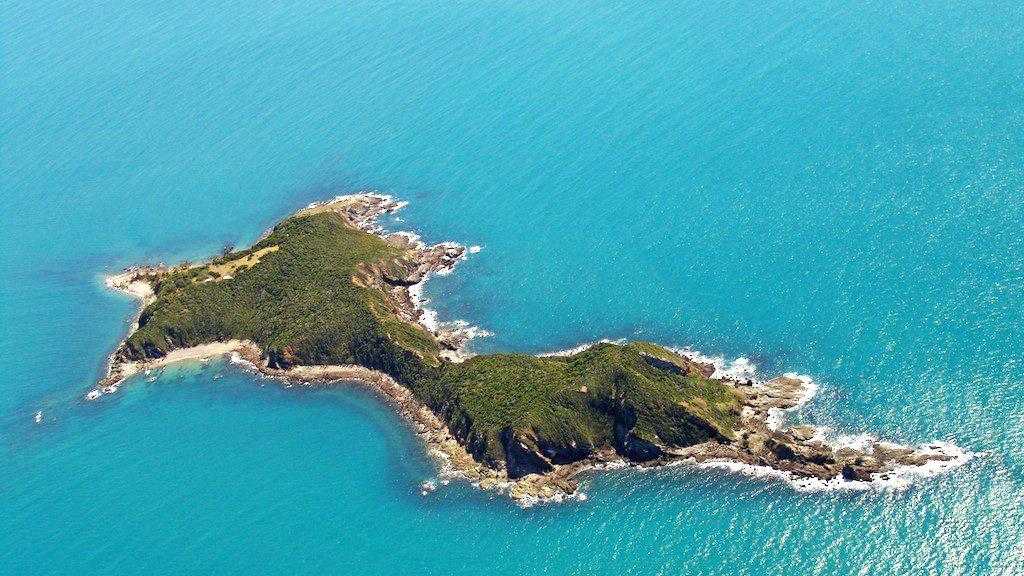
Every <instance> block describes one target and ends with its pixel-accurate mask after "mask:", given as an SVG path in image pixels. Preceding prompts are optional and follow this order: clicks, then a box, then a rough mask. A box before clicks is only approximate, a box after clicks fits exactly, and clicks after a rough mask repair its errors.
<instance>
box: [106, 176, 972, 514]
mask: <svg viewBox="0 0 1024 576" xmlns="http://www.w3.org/2000/svg"><path fill="white" fill-rule="evenodd" d="M403 206H404V203H401V202H398V201H396V200H395V199H393V198H391V197H389V196H385V195H380V194H375V193H366V194H357V195H351V196H341V197H337V198H335V199H333V200H330V201H327V202H323V203H314V204H311V205H309V206H307V207H306V208H304V209H302V210H300V211H298V212H297V213H295V214H293V215H292V216H290V217H288V218H286V219H285V220H283V221H281V222H280V223H279V224H277V225H276V226H275V227H274V228H273V229H271V230H270V231H268V232H267V233H266V234H264V235H263V236H262V237H261V238H260V240H259V241H257V242H256V244H254V245H253V246H252V247H251V248H248V249H246V250H241V251H231V252H225V253H224V254H222V255H221V256H219V257H217V258H214V259H212V260H211V261H209V262H206V263H203V264H196V265H190V264H185V265H178V266H173V267H172V266H166V265H159V266H143V267H133V268H129V269H126V270H125V271H124V272H123V273H121V274H118V275H115V276H111V277H109V278H108V279H107V281H106V282H107V285H108V286H109V287H111V288H113V289H116V290H119V291H122V292H124V293H127V294H129V295H131V296H133V297H135V298H137V299H139V300H140V301H141V302H142V306H141V308H140V310H139V312H138V314H137V316H136V318H135V321H134V322H133V328H132V330H131V331H130V333H129V335H128V336H127V338H126V339H125V340H124V341H123V342H122V343H121V345H120V346H118V348H117V349H116V350H115V351H114V352H113V353H112V354H111V357H110V359H109V362H108V373H107V376H106V377H105V378H103V379H102V380H101V382H100V383H99V384H98V385H97V387H96V388H94V389H93V390H91V391H89V393H88V394H87V395H86V398H87V399H89V400H98V399H100V398H102V397H103V396H104V395H107V394H113V393H116V392H117V391H118V389H119V387H120V386H121V385H122V383H123V382H124V381H125V379H126V378H128V377H130V376H133V375H135V374H139V373H140V372H141V373H146V371H152V370H156V369H159V368H162V367H164V366H167V365H168V364H170V363H174V362H179V361H182V360H195V359H202V358H209V357H213V356H224V355H230V356H231V357H232V360H233V361H234V362H235V363H239V364H244V365H245V366H248V367H249V368H250V369H252V370H255V371H257V372H259V373H261V374H263V375H265V376H268V377H271V378H275V379H277V380H279V381H281V382H282V383H285V385H292V384H295V383H300V384H302V385H304V386H325V385H333V384H335V383H337V382H352V381H357V382H360V383H362V384H364V385H366V386H367V387H369V388H370V389H372V390H374V391H375V392H377V393H378V394H379V395H380V396H382V397H383V398H385V399H386V400H387V401H388V402H389V403H391V404H392V405H393V406H394V407H395V408H396V409H397V411H398V413H399V414H400V415H401V416H402V418H403V419H404V420H405V421H406V422H408V423H409V424H410V425H411V426H412V427H413V430H414V431H415V433H416V434H417V436H418V437H419V438H420V439H421V440H422V441H423V442H424V443H425V444H426V446H427V448H428V453H429V454H430V455H431V456H432V457H433V458H434V459H435V460H436V461H437V463H438V467H439V469H440V472H439V474H438V481H440V482H447V481H450V480H452V479H463V480H468V481H469V482H471V483H472V484H473V485H475V486H478V487H480V488H483V489H487V490H493V491H496V492H501V493H507V494H508V495H510V496H511V497H512V498H513V499H515V500H516V501H517V502H519V503H520V504H522V505H527V506H528V505H531V504H535V503H538V502H545V501H562V500H565V499H567V498H577V499H584V498H585V494H584V493H583V491H581V490H580V489H579V487H580V483H579V478H580V476H581V474H583V473H589V472H592V471H596V470H604V469H615V468H622V467H627V466H629V467H634V468H652V467H662V466H667V465H678V464H688V465H695V466H699V467H702V468H719V469H726V470H730V471H734V472H742V473H745V474H749V475H753V476H759V477H761V476H764V477H772V478H778V479H782V480H785V481H786V482H788V483H789V484H790V485H792V486H793V487H795V488H796V489H798V490H820V489H867V488H870V487H876V486H889V487H896V488H903V487H906V486H908V485H910V483H911V482H912V481H913V480H914V479H916V478H920V477H924V476H930V475H934V474H937V473H939V472H942V471H944V470H948V469H950V468H953V467H956V466H959V465H961V464H963V463H964V462H966V461H967V460H969V459H970V458H971V457H972V454H971V453H970V452H967V451H965V450H963V449H961V448H959V447H957V446H955V445H953V444H950V443H945V442H932V443H928V444H924V445H921V446H917V447H908V446H901V445H897V444H893V443H888V442H882V441H879V440H878V439H876V438H874V437H870V436H865V435H862V436H860V437H858V438H857V441H856V442H851V441H849V439H843V438H841V437H836V436H835V435H833V434H832V433H831V432H830V431H829V430H825V429H821V428H815V427H812V426H806V425H788V424H787V423H786V422H785V413H786V412H787V411H791V410H794V409H797V408H799V407H801V406H803V405H804V404H805V403H806V402H807V401H809V400H810V398H811V397H812V396H813V395H814V393H815V391H816V390H817V386H816V385H815V384H814V382H813V381H812V380H811V379H810V378H808V377H806V376H801V375H798V374H792V373H787V374H784V375H781V376H778V377H775V378H771V379H761V378H760V377H759V376H758V374H757V372H756V368H755V367H754V365H753V364H752V363H750V362H749V361H748V360H746V359H744V358H739V359H737V360H735V361H733V362H729V363H727V362H725V360H724V359H723V358H712V357H707V356H704V355H702V354H700V353H698V352H696V351H693V350H689V349H676V348H668V347H665V346H660V345H657V344H654V343H651V342H643V341H632V342H626V341H614V342H613V341H607V340H605V341H597V342H592V343H587V344H583V345H580V346H577V347H575V348H572V349H570V350H565V351H560V352H555V353H550V354H541V355H536V356H532V355H526V354H507V353H506V354H502V353H495V354H482V355H475V354H473V353H472V352H471V351H470V350H469V348H468V343H469V342H470V341H471V340H472V339H473V338H474V337H478V336H480V335H481V334H485V333H484V332H483V331H482V330H480V329H478V328H476V327H473V326H470V325H468V324H466V323H465V322H457V321H456V322H441V321H439V319H438V318H437V315H436V313H434V312H433V311H431V310H429V309H427V308H425V307H424V303H425V302H424V299H423V298H422V288H423V285H424V283H425V282H426V281H427V280H428V279H429V278H430V276H431V275H433V274H447V273H449V272H450V271H451V270H452V269H453V268H454V267H455V265H456V264H458V263H459V262H460V261H462V260H464V259H465V258H466V257H467V255H468V254H469V253H471V252H473V250H467V249H466V248H465V247H463V246H460V245H458V244H454V243H440V244H436V245H433V246H428V245H426V244H424V243H423V242H422V241H421V240H420V238H419V236H418V235H416V234H413V233H409V232H395V233H388V232H386V231H384V230H383V229H382V227H381V225H380V224H379V219H380V218H381V216H383V215H392V214H394V213H395V212H396V211H398V210H399V209H401V208H402V207H403ZM435 488H436V483H425V484H424V485H423V486H422V489H423V492H424V493H429V492H431V491H432V490H433V489H435Z"/></svg>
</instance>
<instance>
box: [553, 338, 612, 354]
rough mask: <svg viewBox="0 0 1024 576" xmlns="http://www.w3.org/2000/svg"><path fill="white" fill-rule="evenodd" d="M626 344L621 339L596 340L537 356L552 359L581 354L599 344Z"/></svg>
mask: <svg viewBox="0 0 1024 576" xmlns="http://www.w3.org/2000/svg"><path fill="white" fill-rule="evenodd" d="M625 342H626V340H625V339H622V338H620V339H618V340H609V339H607V338H602V339H600V340H595V341H593V342H584V343H583V344H580V345H578V346H573V347H572V348H566V349H565V350H555V351H553V352H541V353H540V354H537V357H538V358H552V357H564V356H572V355H573V354H579V353H580V352H583V351H585V350H589V349H591V348H593V347H594V346H597V345H598V344H624V343H625Z"/></svg>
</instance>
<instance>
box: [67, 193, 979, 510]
mask: <svg viewBox="0 0 1024 576" xmlns="http://www.w3.org/2000/svg"><path fill="white" fill-rule="evenodd" d="M403 205H404V204H402V203H400V202H397V201H395V200H394V199H393V198H391V197H389V196H384V195H379V194H360V195H353V196H342V197H338V198H335V199H334V200H331V201H328V202H324V203H318V204H312V205H310V206H308V207H306V208H305V209H303V210H302V211H300V212H299V213H298V214H297V215H303V214H314V213H317V212H322V211H331V212H335V213H338V214H341V215H342V216H343V217H344V218H345V219H346V220H347V221H348V222H349V223H350V224H351V225H352V226H354V227H356V228H358V229H360V230H364V231H367V232H370V233H373V234H375V235H377V236H379V237H381V238H383V239H384V240H385V241H387V242H388V243H390V244H392V245H393V246H395V247H397V248H399V249H401V251H402V253H403V254H406V256H404V257H401V258H396V259H394V260H392V261H390V262H382V263H378V264H374V265H361V267H360V268H358V270H357V273H356V274H355V275H354V276H353V278H352V282H353V283H355V284H357V285H361V286H364V287H367V286H370V285H373V286H374V287H376V288H380V289H381V290H383V291H384V292H386V293H388V294H390V296H391V299H390V301H391V302H393V303H394V309H393V310H391V312H393V313H394V314H395V315H396V316H398V317H399V318H401V319H402V320H404V321H406V322H410V323H418V324H420V325H421V326H423V327H425V328H426V329H427V330H428V331H429V332H430V333H431V334H432V335H433V336H434V337H435V338H436V339H437V341H438V342H439V343H440V345H441V347H442V356H443V357H444V358H445V359H446V360H449V361H453V362H460V361H462V360H464V359H466V358H467V357H469V356H471V354H470V353H469V352H468V351H467V350H466V343H467V342H468V340H469V339H470V338H472V337H473V336H474V335H476V334H478V333H479V331H478V330H476V329H474V328H473V327H470V326H468V325H466V324H465V323H458V322H448V323H440V322H437V320H436V316H435V315H433V314H432V313H431V312H430V311H428V310H426V309H425V308H424V307H423V305H422V304H423V301H422V298H421V297H420V290H421V288H422V286H423V283H424V282H425V281H426V280H427V279H428V278H429V277H430V275H431V274H435V273H447V272H449V271H451V270H452V269H453V268H454V266H455V265H456V264H457V263H458V262H459V261H461V260H463V259H464V258H465V257H466V254H467V250H466V248H465V247H463V246H461V245H459V244H454V243H450V242H445V243H440V244H436V245H432V246H427V245H425V244H424V243H423V242H422V241H420V239H419V238H418V237H417V236H415V235H414V234H410V233H402V232H399V233H386V232H384V231H383V230H382V228H381V227H380V225H379V224H378V219H379V218H380V217H381V216H382V215H384V214H391V213H394V212H395V211H397V210H398V209H400V208H401V207H402V206H403ZM171 270H173V269H172V268H168V267H166V266H163V265H160V266H152V267H134V268H130V269H126V270H125V271H124V272H122V273H121V274H118V275H115V276H111V277H109V278H107V280H106V284H107V286H109V287H110V288H113V289H116V290H120V291H122V292H124V293H126V294H129V295H131V296H133V297H135V298H137V299H139V300H140V303H141V306H140V309H139V312H138V313H137V314H136V315H135V317H134V319H133V326H132V329H131V330H130V331H129V334H128V335H129V336H130V335H131V333H132V332H134V331H135V329H137V327H138V319H139V315H140V314H141V312H142V309H143V308H144V307H145V306H146V305H148V304H149V303H150V302H152V301H153V300H154V299H155V295H154V284H155V283H156V282H157V281H159V279H160V278H161V277H163V276H164V275H166V274H167V273H168V272H169V271H171ZM584 349H586V346H585V345H584V346H581V347H579V348H577V349H574V352H577V351H582V350H584ZM120 351H121V346H119V347H118V350H117V351H115V352H114V353H113V354H111V356H110V358H109V361H108V370H107V375H106V377H105V378H103V379H102V380H101V381H100V382H99V383H98V384H97V386H96V387H95V388H94V389H93V390H90V391H89V392H88V393H87V394H86V398H87V399H89V400H95V399H97V398H99V397H101V396H102V395H104V394H111V393H114V392H116V391H117V390H118V387H119V386H120V384H121V383H122V382H123V381H124V380H125V379H126V378H128V377H129V376H132V375H134V374H137V373H139V372H143V371H147V370H152V369H155V368H159V367H162V366H165V365H167V364H169V363H172V362H177V361H181V360H188V359H199V358H209V357H213V356H221V355H226V354H232V356H233V358H235V359H236V360H238V361H240V362H244V363H245V364H247V365H249V366H251V367H252V368H253V369H255V370H257V371H258V372H259V373H261V374H264V375H266V376H269V377H272V378H276V379H280V380H283V381H288V382H299V383H302V384H304V385H310V386H322V385H330V384H333V383H338V382H359V383H362V384H364V385H366V386H368V387H369V388H370V389H372V390H374V391H376V392H377V393H378V394H380V395H381V396H382V397H383V398H385V399H386V400H387V401H388V402H389V403H391V404H392V405H393V406H394V407H395V408H396V410H398V412H399V413H400V414H401V415H402V416H403V418H404V419H405V420H406V421H407V422H408V423H409V424H410V425H411V426H412V428H413V430H414V432H415V433H416V434H417V436H418V437H419V438H420V439H421V440H422V441H423V442H424V444H425V445H426V446H427V448H428V450H429V452H430V453H431V455H432V456H434V457H435V458H436V459H437V460H438V462H439V466H440V468H441V470H440V473H439V478H441V479H442V480H447V479H449V478H463V479H466V480H468V481H470V482H472V483H473V484H474V485H477V486H478V487H480V488H482V489H486V490H496V491H500V492H504V493H507V494H508V495H509V496H511V497H512V498H513V499H515V500H516V501H517V502H519V503H520V504H522V505H527V506H528V505H532V504H536V503H538V502H546V501H561V500H564V499H566V498H573V497H576V498H581V499H582V498H585V495H584V494H583V493H582V492H581V491H580V488H579V477H580V475H581V474H582V473H584V472H587V471H589V470H599V469H605V468H612V467H623V466H637V467H644V468H647V467H658V466H666V465H673V464H679V463H688V464H693V465H699V466H704V467H716V468H727V469H729V470H734V471H739V472H745V473H749V474H754V475H773V476H777V477H779V478H782V479H784V480H786V481H788V482H789V483H790V484H791V485H793V486H794V487H796V488H797V489H819V488H865V487H869V486H895V487H903V486H905V485H906V483H907V478H909V477H910V476H914V475H917V476H921V475H930V474H934V473H938V472H941V471H943V470H946V469H949V468H951V467H954V466H957V465H960V464H962V463H963V462H966V461H967V460H968V459H969V458H970V457H971V454H970V453H968V452H965V451H963V450H961V449H959V448H957V447H955V446H953V445H950V444H945V443H932V444H930V445H924V446H920V447H917V448H912V447H908V446H901V445H896V444H890V443H885V442H881V441H878V440H874V439H868V440H865V441H863V442H861V443H860V445H857V446H848V445H840V444H837V443H835V442H829V441H826V440H825V439H824V434H823V431H822V430H819V429H817V428H814V427H811V426H802V425H786V424H785V422H784V416H783V415H784V413H785V412H786V411H789V410H793V409H795V408H798V407H799V406H802V405H803V404H804V403H806V402H807V400H808V399H809V398H810V397H811V396H812V395H813V394H814V391H815V389H816V387H815V386H814V384H813V382H811V381H810V379H808V378H805V377H800V376H797V375H794V374H787V375H783V376H779V377H777V378H774V379H771V380H767V381H759V380H756V379H753V378H750V377H740V376H737V375H735V374H729V373H728V372H723V371H722V370H721V369H720V367H718V366H716V365H715V364H714V363H713V362H712V361H710V360H709V359H707V358H705V357H702V356H700V355H699V354H688V353H687V352H685V351H680V356H678V357H677V359H674V360H672V361H671V362H666V361H664V360H662V359H658V358H651V359H650V360H651V361H652V362H666V368H667V369H671V370H680V371H683V372H684V373H691V374H692V375H694V376H700V377H702V378H709V379H714V380H717V381H720V382H722V383H724V384H725V385H727V386H729V387H730V388H731V389H732V390H733V391H734V393H735V394H736V396H737V398H738V399H739V404H740V406H741V407H742V408H741V413H740V416H739V425H738V426H737V428H736V430H735V431H734V434H733V435H732V438H730V439H728V441H709V442H705V443H701V444H696V445H693V446H687V447H685V448H679V447H670V446H653V447H652V448H651V449H652V453H653V454H656V456H655V457H653V458H649V459H645V460H644V461H642V462H638V461H630V460H627V459H625V458H624V457H623V456H622V455H621V454H619V453H618V452H616V451H615V450H611V449H602V450H597V451H595V452H594V453H592V454H590V455H589V456H588V457H587V458H585V459H583V460H579V461H576V462H572V463H569V464H562V465H558V464H553V465H551V466H550V471H548V472H546V473H544V474H527V475H525V476H522V477H520V478H515V479H511V478H509V475H508V473H507V472H506V471H505V470H503V469H495V468H492V467H488V466H485V465H484V464H482V463H480V462H478V461H477V460H476V459H474V458H473V456H472V455H470V453H469V452H468V451H467V450H466V448H465V447H464V446H463V445H462V444H460V443H459V441H458V440H457V439H456V437H455V435H454V434H453V433H452V431H451V430H450V429H449V427H448V426H447V425H446V424H445V422H444V421H443V420H442V419H441V418H440V417H439V416H438V415H437V414H435V413H434V412H433V411H432V410H431V409H430V408H428V407H427V406H426V405H424V404H423V403H422V402H420V401H419V400H417V399H416V398H415V397H414V395H413V393H412V392H411V391H410V390H409V389H408V388H406V387H404V386H402V385H401V384H399V383H398V382H396V381H395V380H394V379H393V378H391V377H390V376H388V375H386V374H384V373H383V372H379V371H375V370H370V369H367V368H365V367H361V366H356V365H347V366H331V365H327V366H306V365H295V366H291V367H288V368H286V369H280V368H274V367H271V365H270V363H268V360H267V357H266V355H265V354H264V352H263V351H262V350H260V349H259V348H258V347H257V346H256V345H255V344H253V343H252V342H248V341H238V340H233V341H228V342H218V343H211V344H205V345H201V346H196V347H193V348H187V349H176V350H173V351H171V352H170V353H169V354H167V355H166V356H164V357H162V358H158V359H155V360H150V361H145V362H136V361H132V360H131V359H129V358H127V357H126V356H124V355H123V354H121V353H120Z"/></svg>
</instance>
